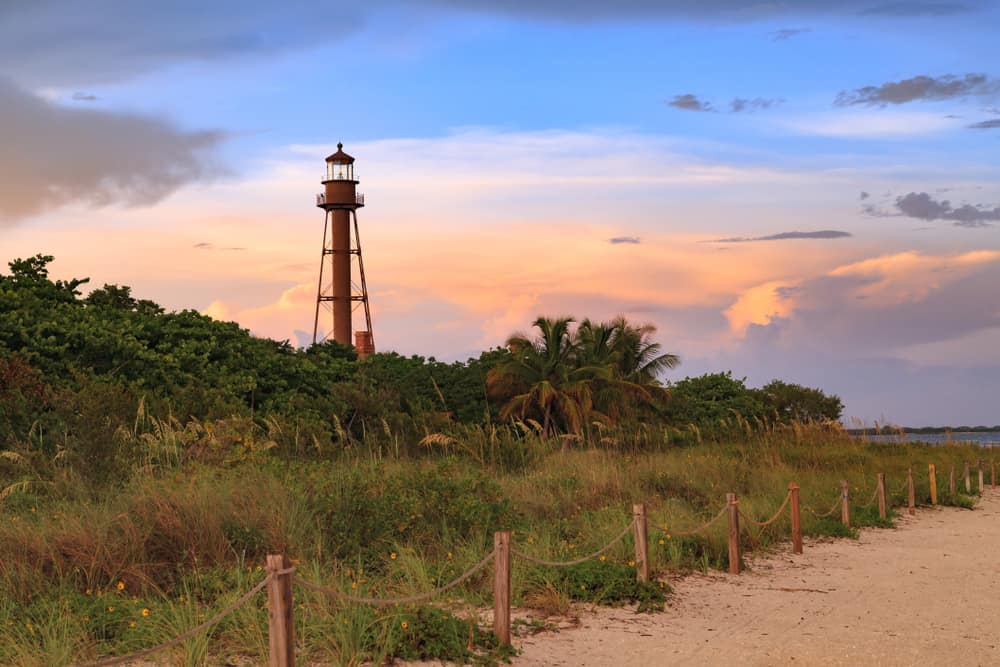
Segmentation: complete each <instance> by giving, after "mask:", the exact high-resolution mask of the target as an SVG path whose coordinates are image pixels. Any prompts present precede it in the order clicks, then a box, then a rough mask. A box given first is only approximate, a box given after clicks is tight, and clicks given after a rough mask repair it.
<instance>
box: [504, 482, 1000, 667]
mask: <svg viewBox="0 0 1000 667" xmlns="http://www.w3.org/2000/svg"><path fill="white" fill-rule="evenodd" d="M998 553H1000V492H991V491H987V493H986V495H985V497H984V498H983V501H982V502H981V503H980V504H979V505H978V506H977V507H976V509H975V510H972V511H969V510H961V509H955V508H933V509H931V508H928V509H920V510H917V514H916V515H915V516H913V517H909V516H904V517H903V519H902V520H901V521H900V522H899V527H898V528H897V529H894V530H889V529H866V530H864V531H862V532H861V536H860V539H858V540H849V539H842V540H827V541H816V540H812V541H810V540H807V541H806V543H805V548H804V553H803V554H802V555H793V554H792V553H791V551H790V549H788V548H786V549H784V550H778V551H777V552H774V553H771V554H769V555H767V556H763V557H760V558H756V559H751V561H750V571H748V572H744V573H743V574H740V575H729V574H723V573H718V574H714V573H713V574H708V575H701V574H696V575H691V576H687V577H684V578H682V579H679V580H676V581H672V582H671V584H672V585H673V586H674V590H675V594H674V596H673V597H672V599H671V600H670V602H669V603H668V606H667V609H666V610H665V611H664V612H663V613H654V614H636V613H635V612H634V611H631V610H629V609H607V608H592V607H585V608H577V610H576V611H577V613H578V614H579V617H580V625H579V627H576V628H569V629H562V630H559V631H557V632H554V631H545V632H542V633H540V634H537V635H533V636H527V637H519V638H517V639H515V645H516V646H517V647H518V648H519V649H521V650H522V653H521V655H520V656H519V657H518V658H515V660H514V665H516V666H517V667H531V666H537V665H573V666H576V665H580V666H586V665H595V666H597V665H612V666H614V667H626V666H628V665H644V666H647V665H789V664H795V665H957V664H962V665H991V664H1000V648H998V647H1000V585H998V584H1000V577H998V576H997V575H996V574H995V568H996V565H995V561H996V559H997V555H998Z"/></svg>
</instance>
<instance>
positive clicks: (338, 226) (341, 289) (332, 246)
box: [313, 143, 375, 359]
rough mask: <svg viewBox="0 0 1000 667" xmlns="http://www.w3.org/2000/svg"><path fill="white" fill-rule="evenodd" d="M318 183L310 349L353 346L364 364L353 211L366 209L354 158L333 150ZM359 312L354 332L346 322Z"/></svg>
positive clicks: (368, 334) (370, 348) (363, 301)
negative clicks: (318, 240)
mask: <svg viewBox="0 0 1000 667" xmlns="http://www.w3.org/2000/svg"><path fill="white" fill-rule="evenodd" d="M320 182H321V183H322V184H323V192H321V193H319V194H318V195H316V206H318V207H319V208H321V209H323V210H324V212H325V220H324V224H323V252H322V254H321V255H320V262H319V287H318V288H317V290H316V319H315V321H314V323H313V344H316V343H321V342H323V341H325V340H328V339H330V338H332V339H333V340H335V341H337V342H338V343H343V344H344V345H351V344H352V343H353V344H354V348H355V350H356V351H357V353H358V358H359V359H364V358H365V357H367V356H368V355H369V354H372V353H373V352H374V351H375V339H374V337H373V336H372V316H371V310H370V309H369V307H368V286H367V284H366V283H365V264H364V261H363V259H362V257H361V239H360V237H359V235H358V209H359V208H361V207H363V206H364V205H365V196H364V195H363V194H361V193H360V192H358V190H357V185H358V181H357V179H356V178H355V174H354V158H353V157H351V156H350V155H348V154H347V153H345V152H344V145H343V144H340V143H339V144H337V152H336V153H334V154H332V155H330V156H329V157H327V158H326V172H325V173H324V174H323V178H322V180H321V181H320ZM352 232H353V233H352ZM354 258H357V259H356V261H355V259H354ZM355 265H356V270H355ZM355 277H356V278H357V279H355ZM359 306H361V307H363V308H364V315H365V322H364V323H365V328H364V329H361V330H358V331H354V330H353V326H352V324H351V318H352V316H353V314H354V311H355V309H357V308H358V307H359ZM352 333H353V334H354V339H353V341H352V340H351V334H352Z"/></svg>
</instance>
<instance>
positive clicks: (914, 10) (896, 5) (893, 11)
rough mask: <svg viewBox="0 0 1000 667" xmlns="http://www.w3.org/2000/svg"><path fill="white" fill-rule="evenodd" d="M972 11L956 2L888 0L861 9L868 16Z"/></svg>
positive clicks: (937, 14)
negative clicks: (893, 0)
mask: <svg viewBox="0 0 1000 667" xmlns="http://www.w3.org/2000/svg"><path fill="white" fill-rule="evenodd" d="M969 11H972V7H970V6H969V5H967V4H963V3H958V2H890V3H886V4H884V5H877V6H875V7H869V8H868V9H864V10H862V11H861V14H862V15H869V16H897V17H898V16H949V15H951V14H964V13H966V12H969Z"/></svg>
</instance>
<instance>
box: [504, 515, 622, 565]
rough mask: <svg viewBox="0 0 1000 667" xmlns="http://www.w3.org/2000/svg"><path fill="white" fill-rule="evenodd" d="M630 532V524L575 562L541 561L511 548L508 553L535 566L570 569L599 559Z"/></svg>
mask: <svg viewBox="0 0 1000 667" xmlns="http://www.w3.org/2000/svg"><path fill="white" fill-rule="evenodd" d="M631 532H632V524H631V523H630V524H629V525H627V526H625V530H623V531H622V532H621V533H619V534H618V536H617V537H615V538H614V539H612V540H611V541H610V542H608V543H607V544H605V545H604V546H603V547H601V548H600V549H598V550H597V551H595V552H594V553H592V554H587V555H586V556H584V557H582V558H577V559H576V560H568V561H551V560H543V559H541V558H538V557H536V556H531V555H529V554H526V553H524V552H522V551H518V550H516V549H513V548H512V549H511V550H510V552H511V553H512V554H513V555H515V556H517V557H518V558H522V559H524V560H526V561H528V562H529V563H534V564H535V565H544V566H546V567H571V566H573V565H579V564H580V563H586V562H587V561H588V560H593V559H595V558H597V557H599V556H600V555H601V554H603V553H606V552H607V551H609V550H610V549H611V547H613V546H615V545H616V544H618V543H619V542H621V541H622V540H623V539H625V536H626V535H628V534H629V533H631Z"/></svg>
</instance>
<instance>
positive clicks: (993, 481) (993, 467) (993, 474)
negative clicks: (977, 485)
mask: <svg viewBox="0 0 1000 667" xmlns="http://www.w3.org/2000/svg"><path fill="white" fill-rule="evenodd" d="M990 486H991V487H993V488H994V489H996V488H997V462H996V461H990Z"/></svg>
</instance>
